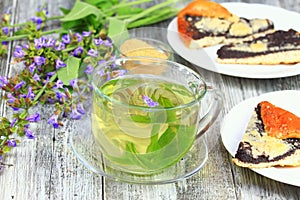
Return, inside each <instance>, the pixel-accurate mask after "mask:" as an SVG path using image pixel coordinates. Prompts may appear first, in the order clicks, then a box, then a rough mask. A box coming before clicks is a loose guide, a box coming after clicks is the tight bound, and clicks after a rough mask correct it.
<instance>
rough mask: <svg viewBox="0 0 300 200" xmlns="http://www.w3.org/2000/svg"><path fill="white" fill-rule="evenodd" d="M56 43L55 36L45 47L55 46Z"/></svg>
mask: <svg viewBox="0 0 300 200" xmlns="http://www.w3.org/2000/svg"><path fill="white" fill-rule="evenodd" d="M55 43H56V41H55V40H54V39H53V38H49V39H48V41H47V42H46V44H45V47H54V46H55Z"/></svg>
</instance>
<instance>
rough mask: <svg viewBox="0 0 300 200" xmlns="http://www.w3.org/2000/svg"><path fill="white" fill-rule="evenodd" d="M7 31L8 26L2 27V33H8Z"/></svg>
mask: <svg viewBox="0 0 300 200" xmlns="http://www.w3.org/2000/svg"><path fill="white" fill-rule="evenodd" d="M8 32H9V28H8V27H3V28H2V33H4V35H8Z"/></svg>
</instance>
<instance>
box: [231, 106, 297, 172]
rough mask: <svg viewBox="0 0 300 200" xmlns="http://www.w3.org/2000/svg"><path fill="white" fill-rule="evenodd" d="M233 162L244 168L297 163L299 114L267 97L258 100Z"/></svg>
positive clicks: (295, 164) (293, 164)
mask: <svg viewBox="0 0 300 200" xmlns="http://www.w3.org/2000/svg"><path fill="white" fill-rule="evenodd" d="M233 162H234V163H235V164H236V165H238V166H241V167H248V168H266V167H272V166H300V118H299V117H298V116H296V115H294V114H293V113H291V112H289V111H287V110H284V109H282V108H280V107H276V106H275V105H273V104H271V103H270V102H268V101H262V102H260V103H259V104H258V105H257V107H256V108H255V111H254V112H253V115H252V117H251V119H250V121H249V123H248V126H247V129H246V132H245V134H244V136H243V138H242V141H241V142H240V143H239V146H238V149H237V152H236V154H235V156H234V158H233Z"/></svg>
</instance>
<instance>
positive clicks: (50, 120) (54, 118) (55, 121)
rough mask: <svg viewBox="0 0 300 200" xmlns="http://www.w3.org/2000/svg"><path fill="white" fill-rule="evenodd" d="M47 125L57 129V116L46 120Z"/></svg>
mask: <svg viewBox="0 0 300 200" xmlns="http://www.w3.org/2000/svg"><path fill="white" fill-rule="evenodd" d="M48 124H51V125H52V126H53V128H58V126H59V124H58V115H55V114H53V115H52V116H51V117H50V118H49V119H48Z"/></svg>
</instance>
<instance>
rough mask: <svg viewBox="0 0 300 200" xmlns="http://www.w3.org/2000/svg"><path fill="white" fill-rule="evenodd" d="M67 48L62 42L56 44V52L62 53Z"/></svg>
mask: <svg viewBox="0 0 300 200" xmlns="http://www.w3.org/2000/svg"><path fill="white" fill-rule="evenodd" d="M65 48H66V45H65V44H64V43H62V42H58V43H56V44H55V50H56V51H61V50H64V49H65Z"/></svg>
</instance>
